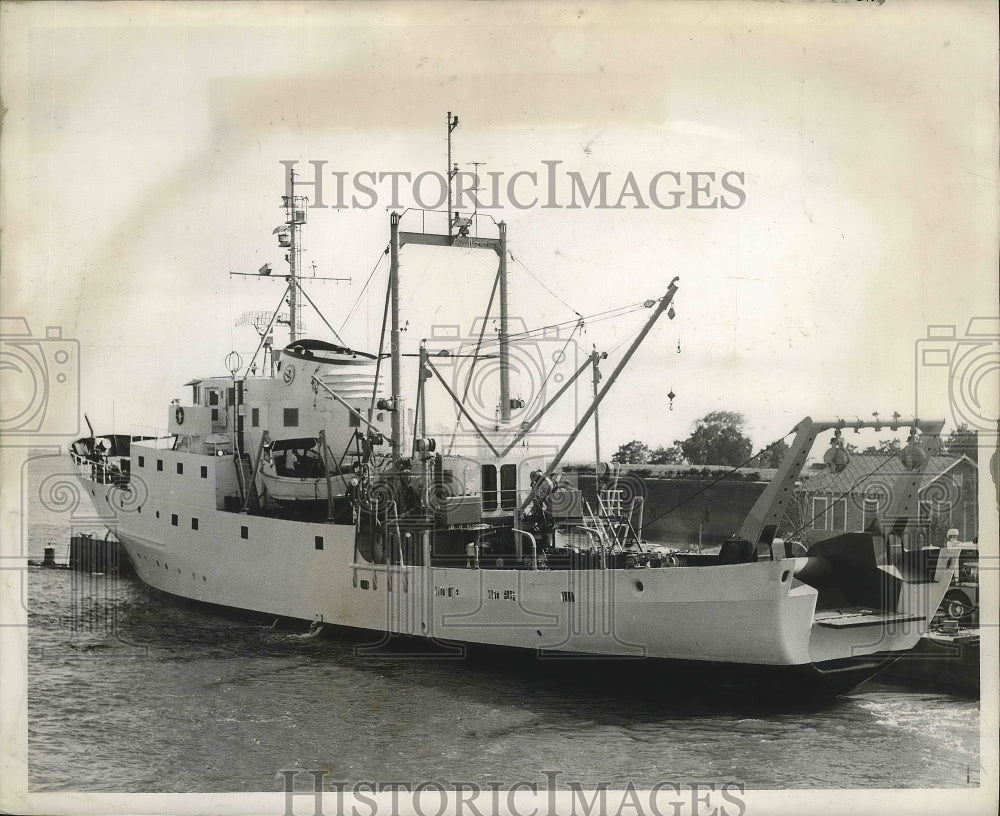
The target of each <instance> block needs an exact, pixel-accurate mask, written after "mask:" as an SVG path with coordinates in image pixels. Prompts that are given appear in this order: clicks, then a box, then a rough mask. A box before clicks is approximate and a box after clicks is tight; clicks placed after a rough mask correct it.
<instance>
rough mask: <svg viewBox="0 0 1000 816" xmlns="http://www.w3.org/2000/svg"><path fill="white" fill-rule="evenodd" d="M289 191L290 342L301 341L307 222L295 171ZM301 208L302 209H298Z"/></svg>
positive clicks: (287, 222) (287, 204)
mask: <svg viewBox="0 0 1000 816" xmlns="http://www.w3.org/2000/svg"><path fill="white" fill-rule="evenodd" d="M288 191H289V193H290V195H286V196H282V198H283V200H284V204H285V224H287V225H288V231H289V243H290V245H289V248H288V253H287V254H286V255H285V260H287V261H288V334H289V340H290V342H292V343H294V342H295V341H296V340H298V339H299V332H298V328H299V277H298V276H299V268H300V267H301V265H302V241H301V234H300V230H301V228H302V224H304V223H305V220H306V211H305V198H304V197H303V196H297V195H295V171H294V170H292V169H289V171H288ZM299 206H301V207H302V209H297V208H298V207H299Z"/></svg>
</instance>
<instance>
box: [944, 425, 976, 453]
mask: <svg viewBox="0 0 1000 816" xmlns="http://www.w3.org/2000/svg"><path fill="white" fill-rule="evenodd" d="M943 447H944V452H945V453H946V454H948V455H949V456H968V457H969V458H970V459H971V460H972V461H973V462H978V461H979V432H978V431H974V430H972V429H971V428H970V427H969V426H968V425H967V424H966V423H965V422H963V423H962V424H961V425H959V426H958V427H957V428H955V430H953V431H952V432H951V433H950V434H948V438H947V439H945V441H944V445H943Z"/></svg>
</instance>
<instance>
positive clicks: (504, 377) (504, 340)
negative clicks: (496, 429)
mask: <svg viewBox="0 0 1000 816" xmlns="http://www.w3.org/2000/svg"><path fill="white" fill-rule="evenodd" d="M497 229H499V230H500V248H499V250H498V253H499V255H500V272H499V275H500V421H501V422H510V348H509V347H508V344H509V342H510V341H509V338H508V336H507V322H508V311H509V303H508V295H507V224H506V223H505V222H503V221H501V222H500V223H499V224H497Z"/></svg>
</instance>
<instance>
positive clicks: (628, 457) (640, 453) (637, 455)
mask: <svg viewBox="0 0 1000 816" xmlns="http://www.w3.org/2000/svg"><path fill="white" fill-rule="evenodd" d="M649 456H650V453H649V445H647V444H646V443H645V442H640V441H639V440H638V439H633V440H632V441H631V442H626V443H625V444H624V445H622V446H621V447H620V448H618V450H617V451H615V455H614V456H612V457H611V461H612V462H617V463H618V464H621V465H645V464H647V463H648V462H649Z"/></svg>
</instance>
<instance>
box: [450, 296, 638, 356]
mask: <svg viewBox="0 0 1000 816" xmlns="http://www.w3.org/2000/svg"><path fill="white" fill-rule="evenodd" d="M651 302H652V301H648V300H647V301H642V302H641V303H632V304H628V305H626V306H619V307H617V308H615V309H608V310H607V311H604V312H596V313H595V314H593V315H589V316H586V317H580V318H578V319H576V320H564V321H562V322H560V323H550V324H548V325H546V326H539V327H538V328H535V329H526V330H525V331H521V332H512V333H511V334H508V335H507V338H508V340H512V341H513V340H530V339H532V337H534V336H536V335H541V336H543V337H544V336H545V335H546V333H548V332H551V331H552V330H554V329H555V330H557V329H562V328H567V327H569V326H580V325H581V324H589V323H600V322H602V321H605V320H614V319H616V318H619V317H625V316H626V315H629V314H632V313H633V312H638V311H642V310H643V309H645V308H648V307H647V306H646V304H647V303H651ZM499 345H500V340H499V339H496V340H489V341H486V342H484V343H483V346H486V347H499ZM471 348H473V344H472V343H460V344H458V345H457V346H452V347H450V350H452V351H456V352H457V351H463V350H465V349H471Z"/></svg>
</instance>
